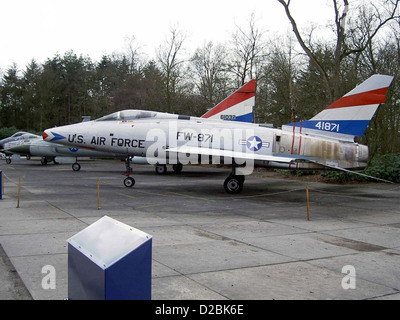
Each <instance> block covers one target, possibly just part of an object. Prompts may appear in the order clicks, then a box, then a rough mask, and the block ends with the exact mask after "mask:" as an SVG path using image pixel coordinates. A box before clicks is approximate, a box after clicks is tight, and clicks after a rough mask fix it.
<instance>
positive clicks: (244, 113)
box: [201, 79, 256, 122]
mask: <svg viewBox="0 0 400 320" xmlns="http://www.w3.org/2000/svg"><path fill="white" fill-rule="evenodd" d="M255 100H256V80H254V79H253V80H250V81H249V82H248V83H247V84H245V85H244V86H243V87H241V88H240V89H238V90H237V91H235V92H234V93H233V94H231V95H230V96H229V97H228V98H226V99H225V100H223V101H222V102H220V103H219V104H217V105H216V106H215V107H214V108H212V109H211V110H209V111H208V112H207V113H205V114H204V115H202V116H201V117H202V118H207V119H218V120H231V121H242V122H253V118H254V111H253V109H254V105H255Z"/></svg>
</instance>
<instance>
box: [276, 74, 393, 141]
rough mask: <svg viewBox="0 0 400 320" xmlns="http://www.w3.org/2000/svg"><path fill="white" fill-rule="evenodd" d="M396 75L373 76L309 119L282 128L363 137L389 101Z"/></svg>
mask: <svg viewBox="0 0 400 320" xmlns="http://www.w3.org/2000/svg"><path fill="white" fill-rule="evenodd" d="M392 81H393V77H392V76H387V75H379V74H378V75H373V76H372V77H370V78H369V79H367V80H366V81H364V82H363V83H362V84H360V85H359V86H357V87H356V88H355V89H353V90H352V91H350V92H349V93H347V94H346V95H345V96H343V97H342V98H340V99H339V100H337V101H336V102H334V103H333V104H331V105H330V106H328V107H327V108H326V109H325V110H323V111H322V112H320V113H319V114H317V115H316V116H315V117H313V118H312V119H310V120H308V121H302V122H296V123H295V124H293V123H291V124H287V125H284V126H283V127H282V129H284V130H287V131H289V130H290V131H291V130H294V131H295V132H300V133H307V134H315V135H323V136H331V137H337V138H341V139H345V140H352V141H354V137H355V136H362V135H363V134H364V132H365V130H366V128H367V126H368V124H369V122H370V121H371V119H372V117H373V116H374V114H375V112H376V110H377V109H378V107H379V105H380V104H382V103H385V101H386V92H387V90H388V89H389V86H390V84H391V82H392Z"/></svg>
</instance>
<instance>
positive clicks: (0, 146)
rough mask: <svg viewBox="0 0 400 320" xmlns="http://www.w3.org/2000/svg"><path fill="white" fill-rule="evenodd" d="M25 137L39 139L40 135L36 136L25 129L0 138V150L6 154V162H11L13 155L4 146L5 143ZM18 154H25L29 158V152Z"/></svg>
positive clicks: (21, 139)
mask: <svg viewBox="0 0 400 320" xmlns="http://www.w3.org/2000/svg"><path fill="white" fill-rule="evenodd" d="M25 139H39V140H40V139H41V136H38V135H36V134H33V133H29V132H25V131H18V132H16V133H14V134H13V135H11V136H9V137H8V138H4V139H2V140H0V152H4V154H5V155H6V156H7V157H6V162H7V163H8V164H10V163H11V156H12V155H13V153H12V152H10V150H8V148H7V147H6V145H7V144H9V143H10V142H15V141H23V140H25ZM19 154H20V155H24V156H26V157H27V158H28V159H29V158H30V155H29V153H19Z"/></svg>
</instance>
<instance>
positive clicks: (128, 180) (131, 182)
mask: <svg viewBox="0 0 400 320" xmlns="http://www.w3.org/2000/svg"><path fill="white" fill-rule="evenodd" d="M134 185H135V179H133V178H131V177H127V178H125V180H124V186H125V187H127V188H132V187H133V186H134Z"/></svg>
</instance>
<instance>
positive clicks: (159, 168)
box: [156, 164, 167, 174]
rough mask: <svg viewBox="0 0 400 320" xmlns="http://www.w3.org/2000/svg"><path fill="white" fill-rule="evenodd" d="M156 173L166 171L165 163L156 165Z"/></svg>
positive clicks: (164, 172)
mask: <svg viewBox="0 0 400 320" xmlns="http://www.w3.org/2000/svg"><path fill="white" fill-rule="evenodd" d="M156 173H157V174H166V173H167V165H165V164H158V165H156Z"/></svg>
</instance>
